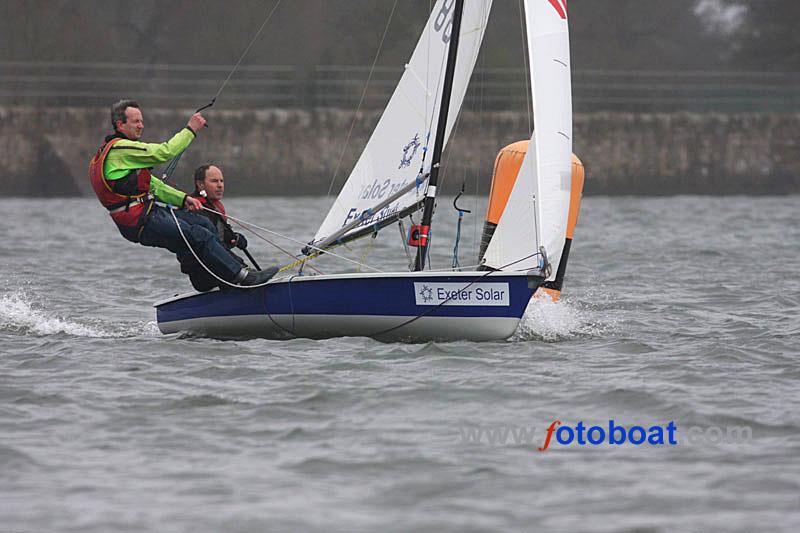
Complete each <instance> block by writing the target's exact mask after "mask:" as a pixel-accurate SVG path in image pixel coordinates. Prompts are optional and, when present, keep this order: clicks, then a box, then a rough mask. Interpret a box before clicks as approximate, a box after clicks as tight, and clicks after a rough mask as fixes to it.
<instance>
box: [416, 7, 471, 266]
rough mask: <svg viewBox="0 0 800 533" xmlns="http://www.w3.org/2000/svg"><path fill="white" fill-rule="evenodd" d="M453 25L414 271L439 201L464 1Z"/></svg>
mask: <svg viewBox="0 0 800 533" xmlns="http://www.w3.org/2000/svg"><path fill="white" fill-rule="evenodd" d="M455 2H456V3H455V12H454V13H453V26H452V28H451V31H450V46H449V48H448V50H447V66H446V67H445V74H444V86H443V87H442V104H441V107H440V108H439V122H438V124H437V126H436V139H435V141H434V144H433V156H432V158H431V176H430V179H429V180H428V189H427V191H426V193H425V202H424V203H425V207H424V210H423V213H422V224H421V227H420V232H419V240H420V246H419V248H417V259H416V261H415V263H414V270H417V271H419V270H424V269H425V256H426V255H427V253H428V245H429V244H430V228H431V220H432V219H433V208H434V204H435V203H436V185H437V184H438V183H439V162H440V161H441V159H442V147H443V146H444V134H445V129H447V112H448V111H449V110H450V93H451V92H452V89H453V77H454V76H455V71H456V55H457V54H458V38H459V35H460V34H461V14H462V12H463V11H464V0H455Z"/></svg>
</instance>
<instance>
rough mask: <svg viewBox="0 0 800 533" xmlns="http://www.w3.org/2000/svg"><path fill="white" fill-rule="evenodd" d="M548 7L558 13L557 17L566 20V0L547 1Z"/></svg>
mask: <svg viewBox="0 0 800 533" xmlns="http://www.w3.org/2000/svg"><path fill="white" fill-rule="evenodd" d="M547 1H548V2H550V5H551V6H553V7H554V8H555V10H556V11H558V16H559V17H561V18H562V19H564V20H566V18H567V0H547Z"/></svg>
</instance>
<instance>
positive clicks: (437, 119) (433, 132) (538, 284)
mask: <svg viewBox="0 0 800 533" xmlns="http://www.w3.org/2000/svg"><path fill="white" fill-rule="evenodd" d="M491 6H492V1H491V0H438V1H437V2H436V4H435V6H434V8H433V10H432V12H431V15H430V17H429V19H428V21H427V23H426V26H425V28H424V30H423V33H422V36H421V37H420V39H419V41H418V43H417V46H416V48H415V49H414V52H413V54H412V56H411V59H410V60H409V62H408V64H407V65H406V68H405V72H404V73H403V76H402V77H401V79H400V81H399V83H398V86H397V88H396V89H395V91H394V93H393V95H392V97H391V99H390V101H389V103H388V105H387V107H386V109H385V111H384V113H383V115H382V116H381V118H380V120H379V122H378V124H377V126H376V127H375V130H374V131H373V133H372V136H371V137H370V139H369V141H368V142H367V145H366V147H365V149H364V151H363V152H362V154H361V156H360V157H359V159H358V161H357V162H356V164H355V166H354V168H353V170H352V172H351V174H350V176H349V178H348V180H347V182H346V183H345V184H344V186H343V187H342V190H341V192H340V193H339V196H338V197H337V199H336V201H335V202H334V204H333V206H332V207H331V209H330V211H329V212H328V214H327V216H326V217H325V220H324V221H323V222H322V225H321V226H320V227H319V229H318V230H317V233H316V235H315V237H314V239H313V240H312V241H311V242H310V243H309V246H308V247H306V248H305V249H304V253H306V254H310V255H312V256H314V255H318V254H320V253H324V252H325V251H328V250H330V249H331V248H333V247H335V246H338V245H340V244H343V243H346V242H349V241H351V240H354V239H357V238H359V237H362V236H364V235H369V234H374V233H376V232H377V231H380V230H381V229H382V228H384V227H386V226H388V225H390V224H393V223H396V222H397V221H398V220H401V219H402V218H404V217H407V216H410V215H411V214H413V213H415V212H417V211H422V222H421V224H419V225H418V226H414V227H413V230H412V233H413V236H412V237H411V238H410V243H411V244H413V245H414V246H416V247H417V254H416V260H415V262H414V265H413V267H414V268H413V270H412V271H409V272H370V273H362V272H353V273H346V274H332V275H324V274H320V275H309V274H307V273H306V274H293V275H290V276H287V277H282V278H278V279H274V280H272V281H271V282H269V283H268V284H266V285H265V286H263V287H260V288H254V289H249V290H224V291H222V290H215V291H211V292H207V293H192V294H186V295H181V296H177V297H174V298H170V299H168V300H164V301H162V302H158V303H156V304H155V307H156V316H157V321H158V327H159V329H160V330H161V331H162V332H163V333H177V332H189V333H191V334H197V335H204V336H211V337H221V338H231V337H263V338H270V339H287V338H296V337H305V338H314V339H321V338H329V337H342V336H368V337H373V338H376V339H379V340H383V341H410V342H424V341H430V340H437V341H454V340H474V341H488V340H501V339H506V338H508V337H509V336H511V335H512V334H513V333H514V331H515V329H516V328H517V325H518V324H519V321H520V319H521V317H522V315H523V313H524V312H525V309H526V307H527V305H528V302H529V301H530V299H531V297H532V296H533V295H534V293H535V292H536V291H537V290H539V289H540V288H541V289H542V291H544V290H549V291H551V292H553V291H555V292H557V291H559V290H560V288H561V281H562V280H563V276H564V269H565V267H566V261H567V255H568V252H569V243H570V241H571V237H572V227H574V224H575V222H576V221H577V210H578V206H579V202H580V188H581V187H582V167H580V169H579V170H580V171H581V172H580V180H579V183H578V185H577V186H576V185H575V184H573V160H572V157H573V156H572V97H571V81H570V59H569V32H568V20H567V12H566V2H564V0H526V1H525V18H526V20H525V22H526V27H527V39H528V50H529V59H530V65H531V68H530V77H531V82H532V83H531V96H532V100H533V105H534V129H535V131H536V135H532V137H531V140H530V143H529V145H528V144H527V141H525V143H526V144H525V148H526V149H525V150H524V151H523V155H522V156H521V158H520V161H519V164H517V165H516V168H515V169H514V170H513V171H511V172H506V174H507V176H506V179H505V181H504V182H503V183H502V184H500V183H498V182H497V181H495V183H493V186H492V198H491V204H490V211H493V212H494V215H493V217H494V218H492V220H491V221H490V220H489V219H488V218H487V225H486V227H485V232H484V237H485V240H486V242H485V244H486V246H485V247H484V249H483V250H482V265H481V267H480V268H479V269H478V270H473V271H462V270H458V269H454V270H453V271H444V272H443V271H431V270H426V269H425V268H426V257H427V248H428V246H429V245H430V239H429V237H430V226H431V224H432V217H433V208H434V202H435V198H436V188H437V184H438V173H439V166H440V165H439V162H440V159H441V154H442V150H443V149H444V147H445V146H446V143H447V140H448V138H449V137H450V133H451V131H452V129H453V126H454V124H455V121H456V118H457V116H458V113H459V111H460V109H461V105H462V103H463V100H464V95H465V93H466V90H467V85H468V83H469V80H470V77H471V75H472V71H473V68H474V66H475V62H476V59H477V57H478V52H479V49H480V46H481V42H482V40H483V35H484V30H485V29H486V24H487V20H488V17H489V12H490V10H491ZM528 146H529V147H530V149H528ZM429 148H430V150H429ZM501 155H502V154H501ZM498 160H499V159H498ZM495 179H497V175H496V176H495ZM501 189H503V190H504V191H505V192H504V193H500V192H497V194H495V191H496V190H497V191H500V190H501ZM571 193H572V205H571V206H570V197H571ZM570 212H572V213H573V214H572V216H570ZM568 223H569V224H568ZM568 225H569V226H570V227H569V228H568ZM487 230H488V231H487ZM301 273H302V270H301Z"/></svg>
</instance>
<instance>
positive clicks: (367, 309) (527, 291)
mask: <svg viewBox="0 0 800 533" xmlns="http://www.w3.org/2000/svg"><path fill="white" fill-rule="evenodd" d="M473 282H476V283H491V284H496V283H499V284H508V289H509V294H508V305H476V304H475V302H473V305H453V304H454V303H455V301H452V302H448V304H447V305H438V306H437V305H417V296H416V294H415V291H416V289H417V288H418V287H419V284H421V283H430V284H434V285H435V284H443V283H448V284H457V285H455V286H457V287H459V288H461V287H463V288H465V289H466V290H469V288H471V287H474V285H471V284H472V283H473ZM415 283H416V284H418V285H417V286H416V287H415ZM453 286H454V285H450V287H453ZM533 291H534V288H531V287H528V280H527V278H526V277H525V276H519V275H517V276H506V275H501V274H500V275H491V276H488V277H487V276H485V275H484V273H477V274H475V275H474V276H463V275H461V276H452V275H436V276H425V275H420V276H385V277H384V276H365V277H356V276H354V277H337V276H333V277H330V278H326V277H322V276H320V277H309V278H294V281H292V280H286V281H278V282H275V283H270V284H269V285H267V286H265V287H262V288H259V289H250V290H236V291H213V292H208V293H203V294H196V295H192V296H188V297H184V298H179V299H175V300H171V301H168V302H164V303H162V304H159V305H157V312H156V314H157V319H158V322H159V324H163V323H167V322H172V321H177V320H191V319H197V318H211V317H219V316H238V315H341V316H346V315H362V316H363V315H372V316H404V317H408V316H411V317H413V316H419V315H425V316H431V317H503V318H520V317H521V316H522V314H523V313H524V311H525V308H526V306H527V305H528V301H529V300H530V298H531V296H532V294H533Z"/></svg>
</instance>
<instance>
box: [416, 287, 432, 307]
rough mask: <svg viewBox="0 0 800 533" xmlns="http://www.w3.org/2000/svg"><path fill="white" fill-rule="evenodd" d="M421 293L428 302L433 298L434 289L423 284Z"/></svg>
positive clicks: (423, 299)
mask: <svg viewBox="0 0 800 533" xmlns="http://www.w3.org/2000/svg"><path fill="white" fill-rule="evenodd" d="M419 295H420V297H421V298H422V301H423V302H425V303H428V302H430V301H431V300H433V289H431V288H430V287H428V286H427V285H423V286H422V288H421V289H420V290H419Z"/></svg>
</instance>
